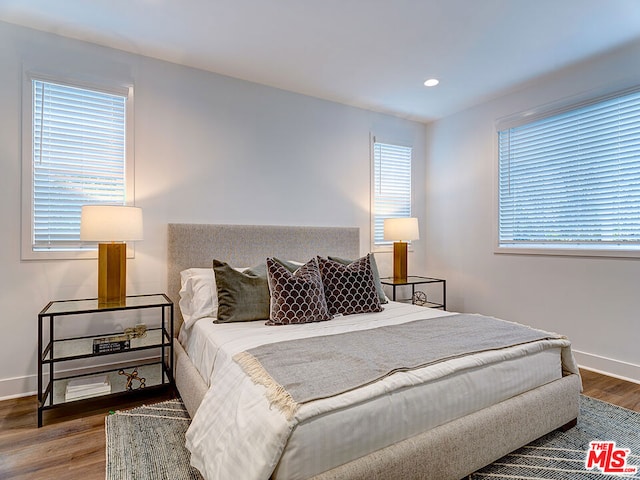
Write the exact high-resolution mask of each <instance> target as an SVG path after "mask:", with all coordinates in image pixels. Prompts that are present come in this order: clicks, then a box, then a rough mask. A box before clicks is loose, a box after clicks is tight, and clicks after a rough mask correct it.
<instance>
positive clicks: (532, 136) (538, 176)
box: [498, 90, 640, 255]
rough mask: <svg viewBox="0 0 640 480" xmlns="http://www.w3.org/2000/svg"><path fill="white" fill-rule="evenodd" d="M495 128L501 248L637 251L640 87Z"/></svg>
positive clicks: (639, 233)
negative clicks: (525, 121) (496, 130)
mask: <svg viewBox="0 0 640 480" xmlns="http://www.w3.org/2000/svg"><path fill="white" fill-rule="evenodd" d="M498 130H499V131H498V147H499V149H498V157H499V167H498V170H499V174H498V176H499V192H498V197H499V199H498V203H499V207H498V236H499V240H498V251H500V248H503V249H510V250H511V251H517V250H518V249H529V250H532V249H533V250H537V251H538V253H539V252H542V253H545V252H546V253H574V254H584V253H585V252H587V251H590V252H593V253H594V254H596V255H597V254H601V255H602V254H610V253H606V252H615V251H618V254H620V252H621V251H629V250H637V251H639V252H640V90H637V91H631V92H629V91H627V92H625V93H623V94H618V95H614V96H609V97H606V98H600V99H598V100H596V101H592V102H590V103H583V104H581V105H580V106H578V107H573V108H569V109H564V110H562V111H556V112H555V113H554V114H551V115H547V116H545V117H543V118H538V119H536V120H534V121H529V123H524V124H521V125H516V126H512V127H510V128H503V129H500V128H499V129H498ZM553 249H555V250H559V251H557V252H549V250H553ZM598 252H603V253H598ZM527 253H536V252H535V251H533V252H527ZM590 254H591V253H590ZM611 254H613V255H616V254H615V253H611Z"/></svg>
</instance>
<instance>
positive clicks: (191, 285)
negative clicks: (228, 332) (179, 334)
mask: <svg viewBox="0 0 640 480" xmlns="http://www.w3.org/2000/svg"><path fill="white" fill-rule="evenodd" d="M180 280H181V288H180V302H179V303H178V305H179V306H180V311H181V312H182V318H183V319H184V326H185V327H186V328H189V327H190V326H191V325H193V324H194V323H195V322H196V321H197V320H200V319H201V318H205V317H213V318H216V317H217V316H218V290H217V288H216V278H215V275H214V273H213V268H189V269H187V270H183V271H182V272H180Z"/></svg>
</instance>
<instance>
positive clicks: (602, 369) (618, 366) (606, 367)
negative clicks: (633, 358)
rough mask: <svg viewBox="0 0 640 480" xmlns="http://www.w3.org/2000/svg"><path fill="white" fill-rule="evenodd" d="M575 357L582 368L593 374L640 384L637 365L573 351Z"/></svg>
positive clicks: (639, 373) (639, 366)
mask: <svg viewBox="0 0 640 480" xmlns="http://www.w3.org/2000/svg"><path fill="white" fill-rule="evenodd" d="M573 355H574V357H575V359H576V362H577V363H578V366H579V367H580V368H584V369H585V370H590V371H592V372H596V373H601V374H603V375H608V376H609V377H614V378H618V379H620V380H626V381H627V382H632V383H637V384H640V365H635V364H633V363H629V362H623V361H621V360H614V359H613V358H607V357H602V356H600V355H593V354H591V353H586V352H581V351H579V350H573Z"/></svg>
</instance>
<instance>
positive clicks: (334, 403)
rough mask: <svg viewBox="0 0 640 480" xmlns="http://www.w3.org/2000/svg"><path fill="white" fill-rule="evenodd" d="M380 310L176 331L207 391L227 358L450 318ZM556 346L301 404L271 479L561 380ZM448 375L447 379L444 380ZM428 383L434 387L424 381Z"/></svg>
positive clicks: (309, 472)
mask: <svg viewBox="0 0 640 480" xmlns="http://www.w3.org/2000/svg"><path fill="white" fill-rule="evenodd" d="M385 307H386V308H385V311H384V312H381V313H376V314H364V315H351V316H345V317H341V318H337V319H334V320H332V321H329V322H322V323H315V324H306V325H289V326H285V327H268V326H265V325H264V322H262V321H260V322H246V323H233V324H214V323H213V322H212V321H211V319H202V320H200V321H198V322H197V323H196V324H195V325H193V327H192V328H191V329H189V330H186V329H183V331H181V332H180V342H181V343H182V345H183V346H184V347H185V350H186V351H187V353H188V354H189V356H190V358H191V359H192V361H193V363H194V365H195V366H196V368H197V369H198V371H199V372H200V374H201V375H202V377H203V378H204V379H205V380H207V381H208V382H210V384H211V382H212V379H214V378H217V377H219V375H220V372H216V368H220V367H222V366H225V368H226V369H229V365H230V363H229V362H232V360H231V357H232V356H233V355H235V354H236V353H238V352H240V351H244V350H247V349H250V348H253V347H255V346H258V345H261V344H264V343H272V342H279V341H284V340H290V339H293V338H301V337H311V336H318V335H331V334H337V333H342V332H345V331H352V330H354V329H355V330H359V329H362V330H364V329H369V328H374V327H375V326H379V325H392V324H398V323H404V322H406V321H411V320H415V319H418V318H425V317H437V316H443V315H451V313H448V312H443V311H440V310H433V309H425V308H423V307H416V306H413V305H408V304H401V303H395V302H390V303H389V304H387V305H385ZM567 343H568V342H567ZM563 346H566V345H563V344H562V343H558V342H555V343H553V342H551V343H549V342H548V341H545V342H538V344H536V345H530V346H527V347H523V346H519V347H512V348H511V349H506V351H504V352H502V353H501V354H500V355H499V356H496V355H495V353H485V354H477V355H475V356H474V359H473V360H469V359H466V360H464V362H465V363H464V368H462V369H457V368H454V365H451V366H449V365H448V364H455V363H456V362H458V361H462V360H452V361H450V362H445V363H446V364H447V365H442V364H439V365H437V366H431V367H426V368H425V369H420V371H415V372H403V373H401V374H395V375H392V376H391V377H388V378H387V379H385V381H383V382H378V383H380V385H378V386H377V387H375V388H373V389H369V390H371V391H369V392H368V393H367V395H366V396H361V397H359V396H358V395H359V394H358V393H354V392H350V393H347V394H343V395H339V396H337V397H334V398H332V399H325V400H321V401H317V402H312V403H311V404H307V405H304V406H303V407H302V409H301V411H300V413H301V421H300V422H299V423H297V425H296V426H295V428H294V429H293V431H292V432H291V434H290V436H289V440H288V442H287V444H286V447H285V449H284V452H283V453H282V456H281V457H280V460H279V462H278V463H277V466H276V470H275V473H274V478H275V479H278V480H283V479H286V480H290V479H304V478H308V477H310V476H313V475H315V474H318V473H321V472H323V471H326V470H328V469H330V468H333V467H335V466H338V465H341V464H343V463H345V462H347V461H349V460H352V459H355V458H358V457H360V456H363V455H366V454H368V453H371V452H373V451H375V450H378V449H380V448H383V447H386V446H388V445H391V444H393V443H395V442H397V441H400V440H403V439H406V438H409V437H411V436H413V435H415V434H418V433H420V432H423V431H425V430H428V429H429V428H433V427H435V426H438V425H441V424H443V423H446V422H448V421H451V420H454V419H456V418H460V417H461V416H464V415H466V414H469V413H472V412H475V411H478V410H481V409H483V408H485V407H488V406H489V405H492V404H495V403H497V402H500V401H502V400H505V399H508V398H510V397H513V396H515V395H518V394H520V393H523V392H525V391H527V390H530V389H532V388H535V387H538V386H540V385H543V384H545V383H549V382H551V381H553V380H556V379H558V378H560V377H561V376H562V360H561V350H562V347H563ZM523 348H524V350H523ZM449 369H450V372H451V373H450V374H447V372H448V371H449ZM431 370H433V374H431V373H430V371H431ZM429 376H433V378H434V379H435V380H433V381H425V378H428V377H429ZM218 381H220V378H218ZM407 385H412V386H411V388H408V387H407ZM256 388H259V387H256ZM376 388H377V389H378V391H377V392H376V391H375V389H376ZM203 430H204V427H203ZM200 457H202V455H200ZM202 461H203V459H202V458H200V459H197V458H196V460H195V461H194V464H195V465H196V466H198V467H199V468H200V469H201V470H202V469H203V465H202V463H201V462H202ZM210 480H213V479H210Z"/></svg>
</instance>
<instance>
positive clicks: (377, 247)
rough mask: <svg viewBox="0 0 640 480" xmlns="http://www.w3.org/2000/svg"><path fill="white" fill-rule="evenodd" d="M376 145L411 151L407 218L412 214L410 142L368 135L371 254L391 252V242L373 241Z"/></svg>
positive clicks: (410, 246)
mask: <svg viewBox="0 0 640 480" xmlns="http://www.w3.org/2000/svg"><path fill="white" fill-rule="evenodd" d="M376 143H380V144H387V145H393V146H398V147H405V148H410V149H411V165H410V176H411V178H410V180H409V210H410V211H409V217H411V216H412V215H413V214H414V190H415V189H414V185H413V183H414V172H413V170H414V150H415V148H414V147H413V145H412V144H411V142H407V141H402V140H399V139H395V138H385V137H382V136H376V135H373V134H371V135H370V142H369V148H370V157H371V158H370V169H371V170H370V174H371V183H370V185H371V194H370V199H369V201H370V208H369V210H370V229H371V230H370V234H371V235H370V238H371V240H370V243H371V251H372V252H391V251H392V250H393V242H392V241H389V242H385V243H384V244H377V243H376V239H375V223H376V210H375V203H376V193H375V185H376V178H375V144H376ZM408 244H409V246H408V248H409V251H413V248H412V244H411V242H408Z"/></svg>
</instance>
